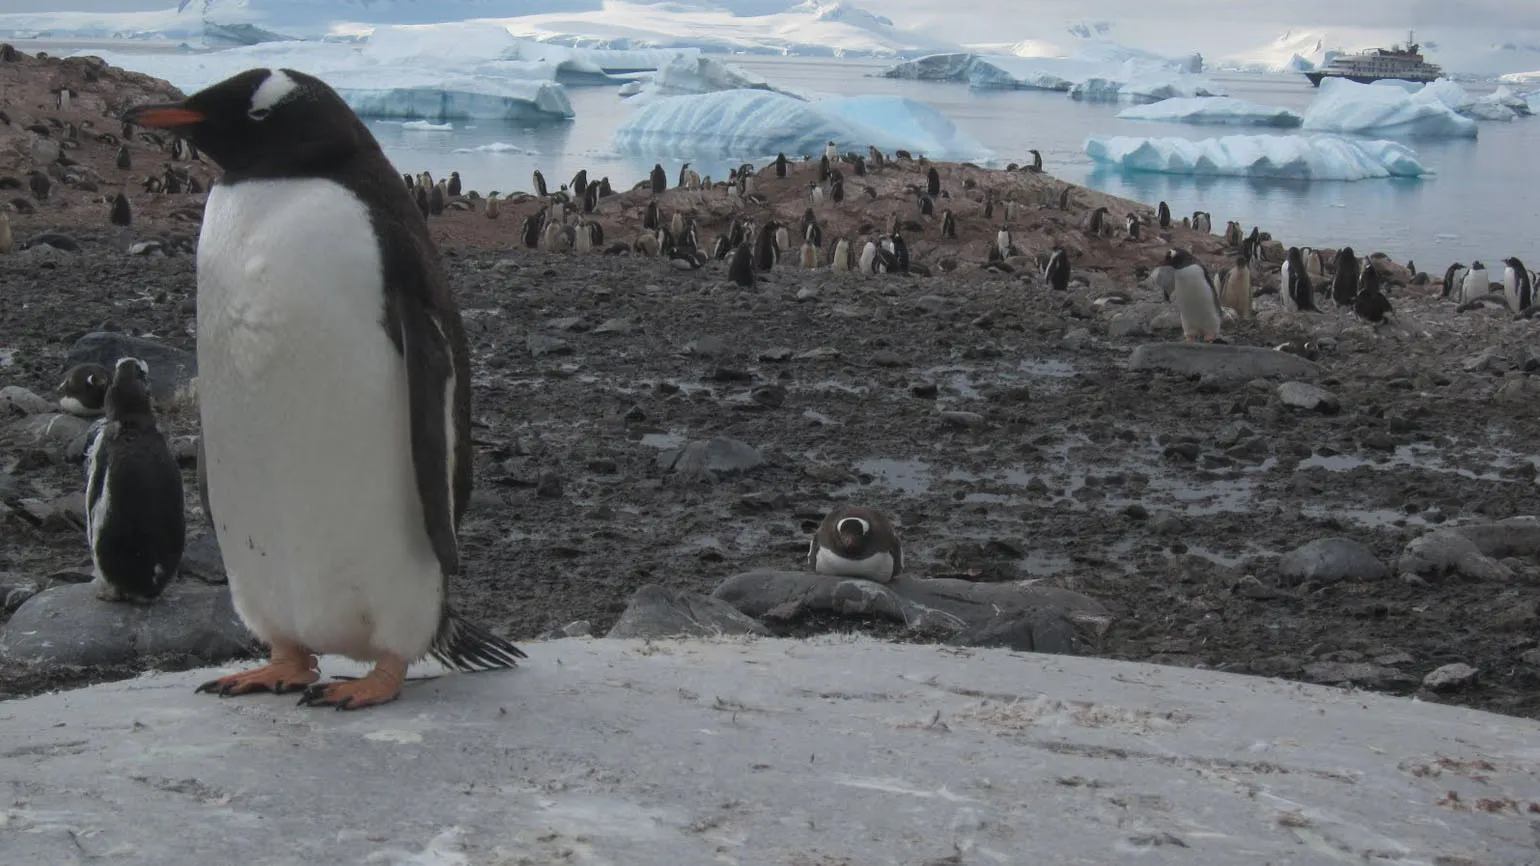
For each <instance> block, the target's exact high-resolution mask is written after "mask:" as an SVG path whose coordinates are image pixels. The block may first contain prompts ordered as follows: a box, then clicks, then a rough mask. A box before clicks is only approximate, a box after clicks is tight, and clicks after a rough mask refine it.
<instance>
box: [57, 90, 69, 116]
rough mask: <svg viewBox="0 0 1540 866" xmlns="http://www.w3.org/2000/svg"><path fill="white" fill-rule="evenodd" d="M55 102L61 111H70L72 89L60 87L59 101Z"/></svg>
mask: <svg viewBox="0 0 1540 866" xmlns="http://www.w3.org/2000/svg"><path fill="white" fill-rule="evenodd" d="M55 104H56V105H58V107H59V110H60V111H69V109H70V89H69V88H68V87H61V88H59V97H58V102H57V103H55Z"/></svg>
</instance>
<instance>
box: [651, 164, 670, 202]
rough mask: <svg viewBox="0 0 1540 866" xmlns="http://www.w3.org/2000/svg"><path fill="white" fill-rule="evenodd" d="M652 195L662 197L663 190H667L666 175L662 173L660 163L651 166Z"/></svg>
mask: <svg viewBox="0 0 1540 866" xmlns="http://www.w3.org/2000/svg"><path fill="white" fill-rule="evenodd" d="M650 180H651V181H652V194H653V195H662V194H663V190H665V189H668V175H667V174H666V173H664V171H663V164H662V163H654V164H653V166H652V176H651V178H650Z"/></svg>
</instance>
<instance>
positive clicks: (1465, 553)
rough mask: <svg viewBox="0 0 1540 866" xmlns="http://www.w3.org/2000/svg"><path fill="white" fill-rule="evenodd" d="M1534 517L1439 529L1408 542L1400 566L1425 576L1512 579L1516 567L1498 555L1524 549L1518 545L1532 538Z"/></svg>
mask: <svg viewBox="0 0 1540 866" xmlns="http://www.w3.org/2000/svg"><path fill="white" fill-rule="evenodd" d="M1533 520H1534V519H1533V518H1527V517H1521V518H1511V519H1510V520H1505V521H1501V522H1498V523H1485V524H1471V525H1467V526H1459V527H1445V528H1441V529H1435V530H1433V531H1432V532H1429V533H1427V534H1425V535H1422V536H1419V537H1418V538H1415V539H1413V540H1412V541H1411V542H1410V543H1408V544H1407V545H1406V547H1405V549H1403V550H1402V551H1401V557H1400V559H1398V560H1397V561H1396V569H1397V570H1398V571H1400V572H1403V573H1406V574H1413V575H1416V576H1418V577H1424V578H1426V577H1444V576H1447V575H1451V574H1452V575H1458V576H1460V577H1463V578H1465V579H1467V580H1474V581H1497V582H1507V581H1510V580H1512V579H1513V571H1512V570H1511V569H1509V568H1508V567H1507V566H1506V565H1503V564H1502V563H1501V562H1498V561H1497V559H1496V558H1494V557H1498V556H1511V555H1513V554H1514V552H1515V551H1516V550H1517V549H1520V548H1519V547H1518V545H1523V544H1525V543H1527V542H1529V541H1531V540H1532V539H1533V535H1532V532H1531V529H1532V528H1533ZM1483 545H1484V546H1485V548H1486V549H1483ZM1489 551H1491V552H1489Z"/></svg>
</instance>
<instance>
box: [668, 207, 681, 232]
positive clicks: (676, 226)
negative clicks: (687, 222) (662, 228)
mask: <svg viewBox="0 0 1540 866" xmlns="http://www.w3.org/2000/svg"><path fill="white" fill-rule="evenodd" d="M668 230H669V231H671V232H673V233H674V237H678V236H680V235H682V234H684V212H683V211H677V210H676V211H674V216H673V217H672V218H671V219H669V221H668Z"/></svg>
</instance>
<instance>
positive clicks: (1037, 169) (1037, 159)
mask: <svg viewBox="0 0 1540 866" xmlns="http://www.w3.org/2000/svg"><path fill="white" fill-rule="evenodd" d="M1027 153H1030V154H1032V167H1031V168H1030V169H1029V171H1032V172H1034V173H1041V172H1042V170H1043V155H1042V154H1041V153H1038V152H1037V151H1036V150H1029V151H1027Z"/></svg>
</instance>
